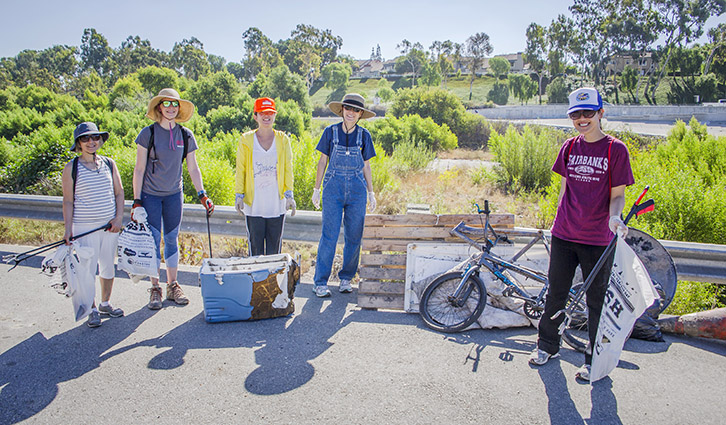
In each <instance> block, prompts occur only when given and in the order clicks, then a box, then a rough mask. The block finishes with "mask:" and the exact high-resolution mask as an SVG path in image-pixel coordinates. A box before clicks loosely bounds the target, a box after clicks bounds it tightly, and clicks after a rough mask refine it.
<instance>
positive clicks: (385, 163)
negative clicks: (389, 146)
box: [369, 146, 399, 194]
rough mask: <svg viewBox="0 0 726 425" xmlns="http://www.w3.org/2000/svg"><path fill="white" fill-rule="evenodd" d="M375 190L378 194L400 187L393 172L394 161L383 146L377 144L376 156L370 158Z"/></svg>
mask: <svg viewBox="0 0 726 425" xmlns="http://www.w3.org/2000/svg"><path fill="white" fill-rule="evenodd" d="M369 163H370V165H371V175H372V178H373V191H374V192H375V193H377V194H380V193H382V192H387V191H393V190H396V189H398V185H399V183H398V180H397V179H396V177H395V176H394V173H393V161H392V160H391V157H390V156H388V155H387V154H386V152H385V151H384V150H383V149H382V148H381V146H376V156H374V157H373V158H371V159H370V162H369Z"/></svg>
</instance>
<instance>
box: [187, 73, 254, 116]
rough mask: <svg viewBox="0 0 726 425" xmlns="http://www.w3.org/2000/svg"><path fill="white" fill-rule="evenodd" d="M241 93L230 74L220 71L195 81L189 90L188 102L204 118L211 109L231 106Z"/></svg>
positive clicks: (235, 80)
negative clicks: (189, 101) (192, 104)
mask: <svg viewBox="0 0 726 425" xmlns="http://www.w3.org/2000/svg"><path fill="white" fill-rule="evenodd" d="M241 91H242V90H241V87H240V85H239V83H238V82H237V79H236V78H235V77H234V76H233V75H232V74H230V73H229V72H227V71H220V72H216V73H214V74H209V75H207V76H204V77H201V78H200V79H199V80H197V81H196V82H195V83H194V84H193V85H192V86H191V87H190V88H189V100H191V101H192V102H193V103H194V105H195V106H196V107H197V111H198V112H199V115H202V116H205V115H207V112H209V111H210V110H211V109H214V108H218V107H220V106H225V105H226V106H233V105H234V102H235V99H236V98H237V96H239V94H240V93H241Z"/></svg>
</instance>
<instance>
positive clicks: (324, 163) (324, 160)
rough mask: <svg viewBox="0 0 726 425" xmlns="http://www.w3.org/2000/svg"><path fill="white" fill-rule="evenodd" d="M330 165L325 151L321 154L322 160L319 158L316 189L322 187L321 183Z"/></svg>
mask: <svg viewBox="0 0 726 425" xmlns="http://www.w3.org/2000/svg"><path fill="white" fill-rule="evenodd" d="M327 166H328V155H325V154H324V153H321V154H320V160H318V173H317V174H316V175H315V189H320V184H321V182H322V181H323V176H324V175H325V168H326V167H327Z"/></svg>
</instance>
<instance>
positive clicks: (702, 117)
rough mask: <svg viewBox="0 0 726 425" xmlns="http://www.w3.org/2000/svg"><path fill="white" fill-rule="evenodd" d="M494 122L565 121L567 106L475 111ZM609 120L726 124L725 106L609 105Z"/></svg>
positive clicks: (506, 107) (500, 107)
mask: <svg viewBox="0 0 726 425" xmlns="http://www.w3.org/2000/svg"><path fill="white" fill-rule="evenodd" d="M472 112H475V113H477V114H479V115H482V116H484V117H486V118H491V119H552V118H566V117H567V105H524V106H499V107H496V108H485V109H476V110H472ZM605 115H606V116H607V117H608V118H617V119H619V120H626V121H627V120H633V121H645V122H647V121H666V122H673V121H675V120H677V119H680V120H682V121H686V122H688V121H689V120H690V119H691V117H696V119H697V120H698V121H700V122H706V123H712V122H726V104H718V105H716V104H711V105H687V106H675V105H667V106H644V105H606V106H605Z"/></svg>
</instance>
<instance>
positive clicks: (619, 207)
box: [610, 185, 625, 217]
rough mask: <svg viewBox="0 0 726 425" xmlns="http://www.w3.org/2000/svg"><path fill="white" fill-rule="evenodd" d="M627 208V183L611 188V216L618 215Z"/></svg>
mask: <svg viewBox="0 0 726 425" xmlns="http://www.w3.org/2000/svg"><path fill="white" fill-rule="evenodd" d="M623 208H625V185H620V186H616V187H613V188H611V189H610V217H612V216H618V217H620V214H622V212H623Z"/></svg>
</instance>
